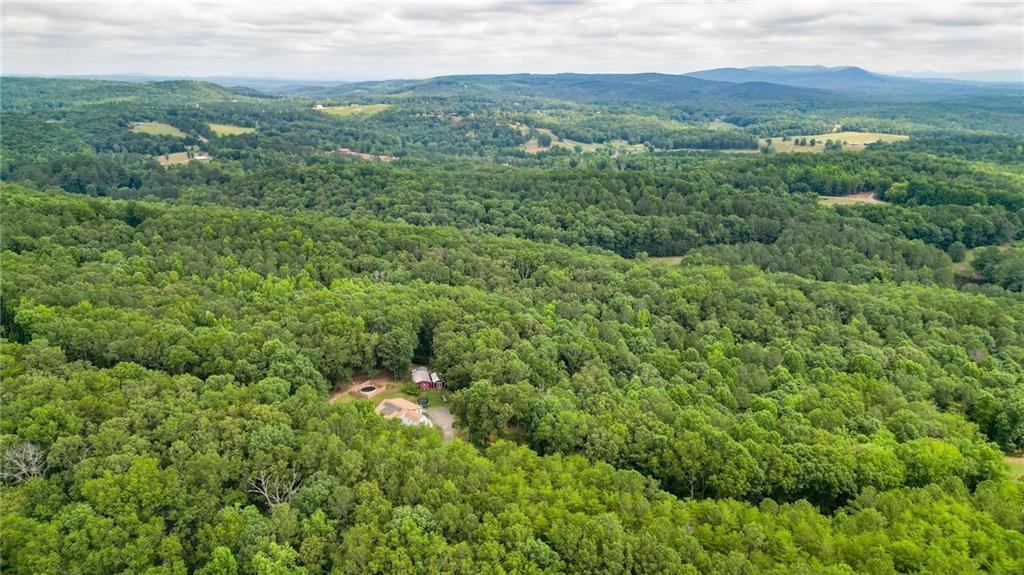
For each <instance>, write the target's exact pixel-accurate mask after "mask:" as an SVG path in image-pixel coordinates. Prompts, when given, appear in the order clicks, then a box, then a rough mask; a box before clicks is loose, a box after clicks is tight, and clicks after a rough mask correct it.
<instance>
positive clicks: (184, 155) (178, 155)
mask: <svg viewBox="0 0 1024 575" xmlns="http://www.w3.org/2000/svg"><path fill="white" fill-rule="evenodd" d="M191 152H192V157H191V158H190V157H188V152H174V153H171V154H166V155H163V156H157V157H156V161H158V162H160V165H161V166H175V165H178V164H187V163H189V162H192V161H196V162H209V161H210V156H208V155H206V154H205V153H203V152H201V151H199V150H191Z"/></svg>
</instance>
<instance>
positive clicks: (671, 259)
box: [647, 256, 683, 266]
mask: <svg viewBox="0 0 1024 575" xmlns="http://www.w3.org/2000/svg"><path fill="white" fill-rule="evenodd" d="M682 261H683V256H654V257H649V258H647V262H648V263H650V264H652V265H662V266H677V265H679V263H680V262H682Z"/></svg>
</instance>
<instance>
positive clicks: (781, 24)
mask: <svg viewBox="0 0 1024 575" xmlns="http://www.w3.org/2000/svg"><path fill="white" fill-rule="evenodd" d="M2 25H3V29H2V36H3V46H2V47H3V54H2V61H0V64H2V72H3V73H4V74H11V75H77V74H82V75H100V74H124V73H144V74H151V75H172V76H250V77H279V78H304V79H319V80H327V79H330V80H374V79H385V78H424V77H432V76H439V75H445V74H475V73H516V72H532V73H556V72H585V73H629V72H664V73H685V72H690V71H695V70H701V69H707V68H715V67H724V66H756V65H798V64H799V65H807V64H821V65H826V66H846V65H855V66H861V67H864V68H867V69H870V70H873V71H878V72H889V73H892V72H897V71H900V72H904V71H911V72H913V71H918V72H923V71H939V72H946V73H948V72H964V71H973V70H995V69H1018V70H1019V69H1021V68H1024V2H1020V1H1013V2H997V3H970V2H936V1H932V2H879V3H870V2H739V1H733V2H666V1H661V2H456V3H445V2H372V3H370V2H352V3H339V2H319V3H317V2H287V3H284V2H219V3H192V2H173V1H170V0H164V1H161V2H133V3H123V2H104V3H87V2H75V3H60V2H12V1H7V0H5V1H4V2H3V4H2Z"/></svg>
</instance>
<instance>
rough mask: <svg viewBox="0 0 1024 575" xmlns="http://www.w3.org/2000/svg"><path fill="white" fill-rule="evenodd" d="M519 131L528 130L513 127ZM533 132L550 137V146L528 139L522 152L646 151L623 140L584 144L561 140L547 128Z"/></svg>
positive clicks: (565, 139) (523, 127)
mask: <svg viewBox="0 0 1024 575" xmlns="http://www.w3.org/2000/svg"><path fill="white" fill-rule="evenodd" d="M515 127H517V128H519V129H520V130H521V131H523V132H524V133H525V132H528V131H529V130H530V129H529V128H527V127H526V126H523V125H515ZM534 130H536V131H538V132H540V133H542V134H547V135H548V136H550V137H551V145H550V146H548V147H546V148H545V147H542V146H541V145H540V142H538V141H537V138H530V139H529V140H528V141H527V142H526V143H525V144H523V150H525V151H526V153H528V154H536V153H539V152H546V151H548V150H553V149H555V148H565V149H568V150H576V149H577V148H579V151H580V152H581V153H588V152H596V151H597V150H599V149H601V148H610V149H611V150H613V151H616V152H624V153H627V154H633V153H637V152H643V151H646V148H644V145H643V144H630V143H629V142H627V141H625V140H612V141H610V142H602V143H600V144H586V143H583V142H577V141H576V140H570V139H568V138H561V137H559V136H558V135H557V134H555V133H554V132H552V131H551V130H548V129H547V128H534Z"/></svg>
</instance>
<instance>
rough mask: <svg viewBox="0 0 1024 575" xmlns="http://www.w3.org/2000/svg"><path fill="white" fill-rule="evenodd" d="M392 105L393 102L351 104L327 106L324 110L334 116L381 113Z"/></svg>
mask: <svg viewBox="0 0 1024 575" xmlns="http://www.w3.org/2000/svg"><path fill="white" fill-rule="evenodd" d="M390 107H391V104H349V105H347V106H327V107H325V108H324V112H327V113H328V114H331V115H334V116H354V115H356V114H367V115H371V114H379V113H380V112H383V111H384V110H387V109H388V108H390Z"/></svg>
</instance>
